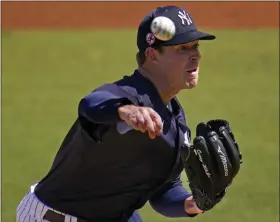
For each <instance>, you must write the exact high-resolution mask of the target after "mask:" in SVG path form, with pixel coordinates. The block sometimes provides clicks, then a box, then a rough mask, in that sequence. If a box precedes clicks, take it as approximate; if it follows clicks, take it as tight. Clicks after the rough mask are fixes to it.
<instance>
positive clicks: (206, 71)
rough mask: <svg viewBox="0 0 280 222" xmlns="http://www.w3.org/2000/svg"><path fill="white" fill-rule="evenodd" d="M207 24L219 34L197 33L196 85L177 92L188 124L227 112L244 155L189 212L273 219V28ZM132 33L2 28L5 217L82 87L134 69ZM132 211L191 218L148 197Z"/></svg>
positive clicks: (240, 221)
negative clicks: (211, 196)
mask: <svg viewBox="0 0 280 222" xmlns="http://www.w3.org/2000/svg"><path fill="white" fill-rule="evenodd" d="M206 31H207V30H206ZM208 31H211V32H214V33H215V34H216V35H217V36H218V38H217V40H216V41H210V42H202V43H201V53H202V61H201V69H200V80H199V81H200V82H199V85H198V87H197V88H195V89H193V90H191V91H184V92H181V93H180V94H179V98H180V100H181V103H182V105H183V106H184V108H185V111H186V114H187V118H188V122H189V124H190V126H191V128H192V130H194V129H195V126H196V124H197V123H198V122H199V121H202V120H207V119H210V118H211V119H212V118H225V119H228V120H229V121H230V122H231V124H232V128H233V130H234V132H235V134H236V138H237V139H238V141H239V145H240V148H241V150H242V153H243V157H244V164H243V165H242V168H241V171H240V174H239V175H238V176H237V178H236V180H235V181H234V183H233V185H232V186H231V187H230V189H229V192H228V195H227V196H226V198H225V199H224V200H223V202H222V203H220V204H219V205H217V206H216V207H215V208H214V209H213V210H212V211H211V212H208V213H205V214H203V215H200V216H198V217H196V218H194V219H191V220H192V221H197V222H276V221H278V214H279V201H278V197H279V193H278V191H279V183H278V174H279V172H278V165H279V115H278V114H279V98H278V96H279V52H278V49H279V43H278V30H275V31H273V30H263V31H262V30H257V31H229V30H224V31H216V30H208ZM124 39H125V41H124ZM135 39H136V33H135V31H131V30H126V31H124V30H122V31H117V30H115V31H114V32H113V31H112V32H110V31H98V30H96V31H79V32H78V31H76V32H75V31H63V32H47V31H34V32H31V31H29V32H23V31H22V32H20V31H15V32H8V31H5V32H2V141H1V142H2V219H3V221H4V222H12V221H15V211H16V207H17V205H18V203H19V201H20V200H21V198H22V197H23V195H24V194H25V193H26V192H27V190H28V188H29V186H30V185H31V184H32V183H34V182H35V181H37V180H39V179H41V178H42V177H43V176H44V175H45V174H46V173H47V171H48V170H49V167H50V165H51V163H52V160H53V157H54V155H55V154H56V152H57V150H58V147H59V146H60V143H61V142H62V139H63V138H64V136H65V134H66V133H67V131H68V129H69V127H70V126H71V124H72V123H73V121H74V120H75V118H76V116H77V104H78V102H79V100H80V99H81V97H83V96H84V95H85V94H87V93H89V92H90V91H91V90H92V89H94V88H95V87H97V86H99V85H100V84H103V83H105V82H111V81H114V80H116V79H118V78H121V77H122V76H123V75H129V74H130V73H131V72H132V71H133V70H134V68H135V67H136V61H135V53H136V43H135ZM183 178H184V183H185V185H186V186H187V184H186V180H185V177H183ZM141 213H142V216H143V220H144V221H145V222H155V221H159V222H164V221H174V222H176V221H188V220H190V219H177V218H174V219H169V218H165V217H163V216H161V215H159V214H157V213H156V212H154V211H153V210H152V209H151V208H150V206H149V205H148V204H147V205H146V206H145V207H144V208H143V209H141Z"/></svg>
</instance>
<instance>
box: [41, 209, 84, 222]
mask: <svg viewBox="0 0 280 222" xmlns="http://www.w3.org/2000/svg"><path fill="white" fill-rule="evenodd" d="M43 219H44V220H47V221H50V222H65V216H64V215H62V214H59V213H56V212H54V211H52V210H47V212H46V213H45V215H44V217H43ZM77 222H89V221H86V220H83V219H79V218H78V219H77Z"/></svg>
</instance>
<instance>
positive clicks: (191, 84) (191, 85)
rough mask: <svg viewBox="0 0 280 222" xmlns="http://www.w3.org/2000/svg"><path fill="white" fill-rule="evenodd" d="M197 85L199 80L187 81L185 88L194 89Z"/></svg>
mask: <svg viewBox="0 0 280 222" xmlns="http://www.w3.org/2000/svg"><path fill="white" fill-rule="evenodd" d="M196 86H197V80H194V81H191V82H186V84H185V88H186V89H192V88H195V87H196Z"/></svg>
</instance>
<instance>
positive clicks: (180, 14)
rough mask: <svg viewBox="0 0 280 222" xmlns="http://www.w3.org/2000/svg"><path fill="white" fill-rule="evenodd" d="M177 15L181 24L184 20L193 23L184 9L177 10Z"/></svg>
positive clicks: (183, 23)
mask: <svg viewBox="0 0 280 222" xmlns="http://www.w3.org/2000/svg"><path fill="white" fill-rule="evenodd" d="M178 17H179V18H180V19H181V21H182V25H185V21H186V22H187V23H188V25H190V24H192V23H193V22H192V20H191V18H190V16H189V14H186V12H185V11H183V12H181V11H179V13H178Z"/></svg>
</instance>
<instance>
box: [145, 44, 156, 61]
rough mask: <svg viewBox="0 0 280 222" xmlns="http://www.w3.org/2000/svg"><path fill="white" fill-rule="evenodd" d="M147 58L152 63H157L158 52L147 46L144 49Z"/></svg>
mask: <svg viewBox="0 0 280 222" xmlns="http://www.w3.org/2000/svg"><path fill="white" fill-rule="evenodd" d="M145 54H146V58H147V60H149V61H151V62H152V63H158V53H157V51H156V50H155V49H153V48H151V47H149V48H147V49H146V51H145Z"/></svg>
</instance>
